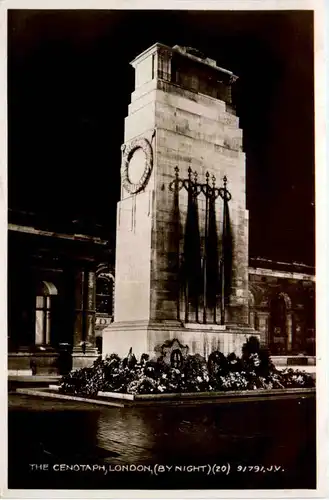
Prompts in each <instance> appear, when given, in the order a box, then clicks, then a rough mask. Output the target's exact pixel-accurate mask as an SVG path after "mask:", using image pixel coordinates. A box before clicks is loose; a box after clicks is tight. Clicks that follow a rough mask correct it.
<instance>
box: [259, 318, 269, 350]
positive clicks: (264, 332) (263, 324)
mask: <svg viewBox="0 0 329 500" xmlns="http://www.w3.org/2000/svg"><path fill="white" fill-rule="evenodd" d="M257 317H258V330H259V332H260V343H261V344H262V345H266V346H267V347H268V343H269V332H268V318H269V313H268V312H265V311H257Z"/></svg>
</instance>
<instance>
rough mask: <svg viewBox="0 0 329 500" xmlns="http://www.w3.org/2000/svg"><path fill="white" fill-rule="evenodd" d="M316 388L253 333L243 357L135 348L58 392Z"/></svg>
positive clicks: (72, 378)
mask: <svg viewBox="0 0 329 500" xmlns="http://www.w3.org/2000/svg"><path fill="white" fill-rule="evenodd" d="M176 354H178V353H176ZM314 386H315V381H314V379H313V377H312V376H310V375H308V374H307V373H305V372H302V371H298V370H293V369H285V370H277V369H276V368H275V366H274V365H273V363H272V361H271V359H270V355H269V352H268V350H267V349H264V348H261V347H260V345H259V341H258V339H257V338H256V337H250V338H249V339H248V341H247V342H246V343H245V344H244V346H243V349H242V356H241V357H237V356H236V355H235V354H234V353H231V354H229V355H228V356H225V355H224V354H223V353H221V352H219V351H214V352H212V353H211V354H210V356H209V358H208V361H206V360H205V358H203V357H202V356H200V355H199V354H195V355H187V356H185V357H182V356H176V355H175V356H171V362H170V364H168V363H166V362H164V359H163V356H160V357H158V358H157V359H150V358H149V356H148V355H147V354H143V355H142V356H141V358H140V360H139V361H138V360H137V358H136V357H135V355H134V354H133V353H132V349H130V351H129V353H128V355H127V357H126V358H124V359H121V358H120V357H119V356H118V355H117V354H111V355H109V356H107V357H106V358H105V359H101V357H99V358H98V359H97V360H96V361H95V362H94V364H93V365H92V366H91V367H90V368H81V369H79V370H75V371H72V372H71V373H69V374H68V375H65V376H64V377H63V378H62V380H61V383H60V389H59V390H60V392H62V393H66V394H79V395H86V396H87V395H88V396H90V395H96V394H97V393H98V391H108V392H121V393H128V394H161V393H182V392H185V393H186V392H212V391H217V392H218V391H244V390H254V389H283V388H298V387H304V388H307V387H314Z"/></svg>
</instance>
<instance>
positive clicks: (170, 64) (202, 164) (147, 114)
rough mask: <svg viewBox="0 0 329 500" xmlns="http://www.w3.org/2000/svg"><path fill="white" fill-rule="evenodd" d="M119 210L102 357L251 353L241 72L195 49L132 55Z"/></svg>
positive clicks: (163, 49)
mask: <svg viewBox="0 0 329 500" xmlns="http://www.w3.org/2000/svg"><path fill="white" fill-rule="evenodd" d="M131 64H132V66H133V67H134V69H135V90H134V92H133V93H132V98H131V104H130V105H129V113H128V116H127V117H126V119H125V138H124V144H123V146H122V166H121V200H120V202H119V203H118V209H117V237H116V285H115V309H114V311H115V312H114V323H112V324H111V325H110V326H109V327H107V328H106V329H105V330H104V331H103V355H106V354H109V353H112V352H116V353H117V354H119V355H120V356H124V355H126V354H127V352H128V350H129V348H130V347H132V348H133V351H134V353H135V354H136V355H140V354H142V353H143V352H145V353H149V354H151V355H152V354H153V353H154V350H155V349H156V350H157V349H159V346H161V345H162V344H163V343H164V342H165V341H166V340H169V339H178V340H179V342H181V344H183V345H187V346H188V347H189V352H190V353H200V354H201V355H203V356H208V355H209V354H210V352H211V351H213V350H217V349H219V350H220V351H222V352H224V353H228V352H233V351H234V352H240V350H241V347H242V344H243V343H244V342H245V340H246V338H247V337H248V336H250V334H253V333H254V331H253V330H252V329H251V328H249V326H248V212H247V210H246V193H245V188H246V182H245V155H244V153H243V151H242V130H241V129H240V128H239V120H238V118H237V116H236V115H235V111H234V108H233V105H232V96H231V90H232V85H233V84H234V82H235V80H236V77H235V76H234V75H233V74H232V73H231V72H230V71H227V70H224V69H222V68H220V67H218V66H217V65H216V62H215V61H213V60H212V59H209V58H206V57H204V56H203V55H202V54H200V53H199V52H198V51H196V50H194V49H190V48H184V47H178V46H175V47H173V48H171V47H167V46H165V45H162V44H159V43H157V44H155V45H153V46H152V47H151V48H149V49H148V50H146V51H145V52H143V53H142V54H141V55H139V56H138V57H137V58H136V59H135V60H134V61H133V62H132V63H131Z"/></svg>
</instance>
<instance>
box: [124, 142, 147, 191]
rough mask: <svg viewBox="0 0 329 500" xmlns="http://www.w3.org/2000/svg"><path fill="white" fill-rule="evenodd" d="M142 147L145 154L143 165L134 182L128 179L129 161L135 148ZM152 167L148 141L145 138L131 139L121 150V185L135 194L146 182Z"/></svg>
mask: <svg viewBox="0 0 329 500" xmlns="http://www.w3.org/2000/svg"><path fill="white" fill-rule="evenodd" d="M139 148H140V149H142V150H143V152H144V154H145V167H144V172H143V175H142V177H141V178H140V180H139V181H138V182H137V183H136V184H134V183H132V182H131V181H130V179H129V172H128V170H129V162H130V160H131V158H132V156H133V154H134V153H135V151H136V150H137V149H139ZM152 167H153V151H152V146H151V144H150V143H149V141H148V140H147V139H145V138H142V139H134V140H132V141H131V142H130V143H129V144H128V146H127V147H125V148H124V150H123V155H122V165H121V178H122V185H123V187H124V188H125V190H126V191H128V193H130V194H136V193H138V192H139V191H141V190H142V189H143V188H144V187H145V186H146V184H147V182H148V180H149V177H150V175H151V172H152Z"/></svg>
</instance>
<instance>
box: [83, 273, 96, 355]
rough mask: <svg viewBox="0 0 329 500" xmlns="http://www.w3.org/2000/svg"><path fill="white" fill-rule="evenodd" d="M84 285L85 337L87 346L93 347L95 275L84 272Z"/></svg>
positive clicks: (94, 339) (94, 340)
mask: <svg viewBox="0 0 329 500" xmlns="http://www.w3.org/2000/svg"><path fill="white" fill-rule="evenodd" d="M85 279H86V280H87V283H86V288H87V290H86V295H87V297H86V306H87V307H86V310H85V337H86V339H85V340H86V342H87V346H89V347H92V348H93V347H95V345H96V337H95V319H96V273H95V272H94V271H90V270H89V271H87V272H85Z"/></svg>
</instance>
